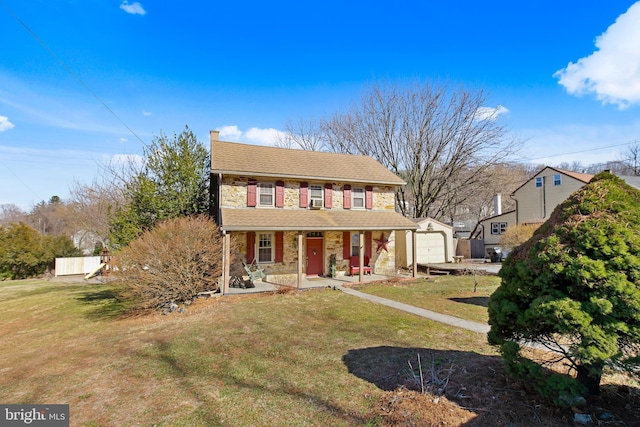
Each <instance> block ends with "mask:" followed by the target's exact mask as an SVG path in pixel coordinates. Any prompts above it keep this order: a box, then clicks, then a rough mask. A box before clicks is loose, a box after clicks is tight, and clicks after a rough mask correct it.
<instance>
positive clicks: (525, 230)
mask: <svg viewBox="0 0 640 427" xmlns="http://www.w3.org/2000/svg"><path fill="white" fill-rule="evenodd" d="M538 227H540V224H518V225H512V226H510V227H509V228H507V230H506V231H505V232H504V234H503V235H502V236H500V246H501V247H502V249H505V250H511V249H513V248H515V247H516V246H518V245H521V244H523V243H524V242H526V241H527V240H529V239H530V238H531V236H533V233H534V232H535V231H536V230H537V229H538Z"/></svg>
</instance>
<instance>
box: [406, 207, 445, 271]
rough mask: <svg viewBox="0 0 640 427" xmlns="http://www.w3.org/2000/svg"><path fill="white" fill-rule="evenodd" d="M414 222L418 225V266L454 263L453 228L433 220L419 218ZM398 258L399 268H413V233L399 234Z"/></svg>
mask: <svg viewBox="0 0 640 427" xmlns="http://www.w3.org/2000/svg"><path fill="white" fill-rule="evenodd" d="M414 221H415V223H416V224H417V225H418V229H417V231H416V262H417V263H418V264H436V263H444V262H453V260H454V258H453V257H454V255H455V247H454V240H453V227H452V226H450V225H447V224H443V223H441V222H440V221H436V220H435V219H433V218H417V219H414ZM396 257H397V259H396V263H397V264H398V265H399V266H402V267H407V268H408V267H411V263H412V261H411V260H412V259H413V244H412V238H411V232H398V233H397V236H396Z"/></svg>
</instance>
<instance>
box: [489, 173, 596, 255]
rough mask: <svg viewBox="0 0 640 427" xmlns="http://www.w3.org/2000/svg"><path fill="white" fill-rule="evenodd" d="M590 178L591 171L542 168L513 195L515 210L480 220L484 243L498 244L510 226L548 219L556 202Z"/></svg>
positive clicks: (559, 201)
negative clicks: (581, 171) (586, 172)
mask: <svg viewBox="0 0 640 427" xmlns="http://www.w3.org/2000/svg"><path fill="white" fill-rule="evenodd" d="M591 178H593V175H590V174H585V173H578V172H570V171H565V170H562V169H556V168H553V167H550V166H547V167H545V168H543V169H542V170H541V171H540V172H538V173H537V174H535V175H534V176H533V177H531V178H530V179H529V180H527V181H526V182H525V183H524V184H522V185H521V186H520V187H518V188H517V189H516V190H515V191H514V192H513V193H512V194H511V198H512V199H514V200H515V201H516V208H515V210H513V211H509V212H505V213H503V214H497V215H494V216H491V217H489V218H485V219H483V220H482V221H480V226H481V227H482V229H483V237H484V244H485V247H486V248H489V247H494V246H499V244H500V238H501V235H502V234H503V233H504V232H505V231H506V230H507V228H509V227H510V226H513V225H518V224H541V223H543V222H545V221H546V220H547V219H549V216H550V215H551V213H552V212H553V210H554V209H555V207H556V206H558V205H559V204H560V203H562V202H563V201H565V200H566V199H567V198H568V197H569V196H570V195H571V194H572V193H574V192H575V191H577V190H579V189H580V188H582V187H583V186H584V185H586V184H587V183H588V182H589V181H591Z"/></svg>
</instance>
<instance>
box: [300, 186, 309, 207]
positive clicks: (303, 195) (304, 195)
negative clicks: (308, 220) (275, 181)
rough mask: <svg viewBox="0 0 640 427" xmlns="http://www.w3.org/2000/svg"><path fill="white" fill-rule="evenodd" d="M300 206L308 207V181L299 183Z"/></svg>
mask: <svg viewBox="0 0 640 427" xmlns="http://www.w3.org/2000/svg"><path fill="white" fill-rule="evenodd" d="M300 207H301V208H308V207H309V183H308V182H301V183H300Z"/></svg>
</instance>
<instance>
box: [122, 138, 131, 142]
mask: <svg viewBox="0 0 640 427" xmlns="http://www.w3.org/2000/svg"><path fill="white" fill-rule="evenodd" d="M127 141H129V140H128V139H127V138H120V142H127Z"/></svg>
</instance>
